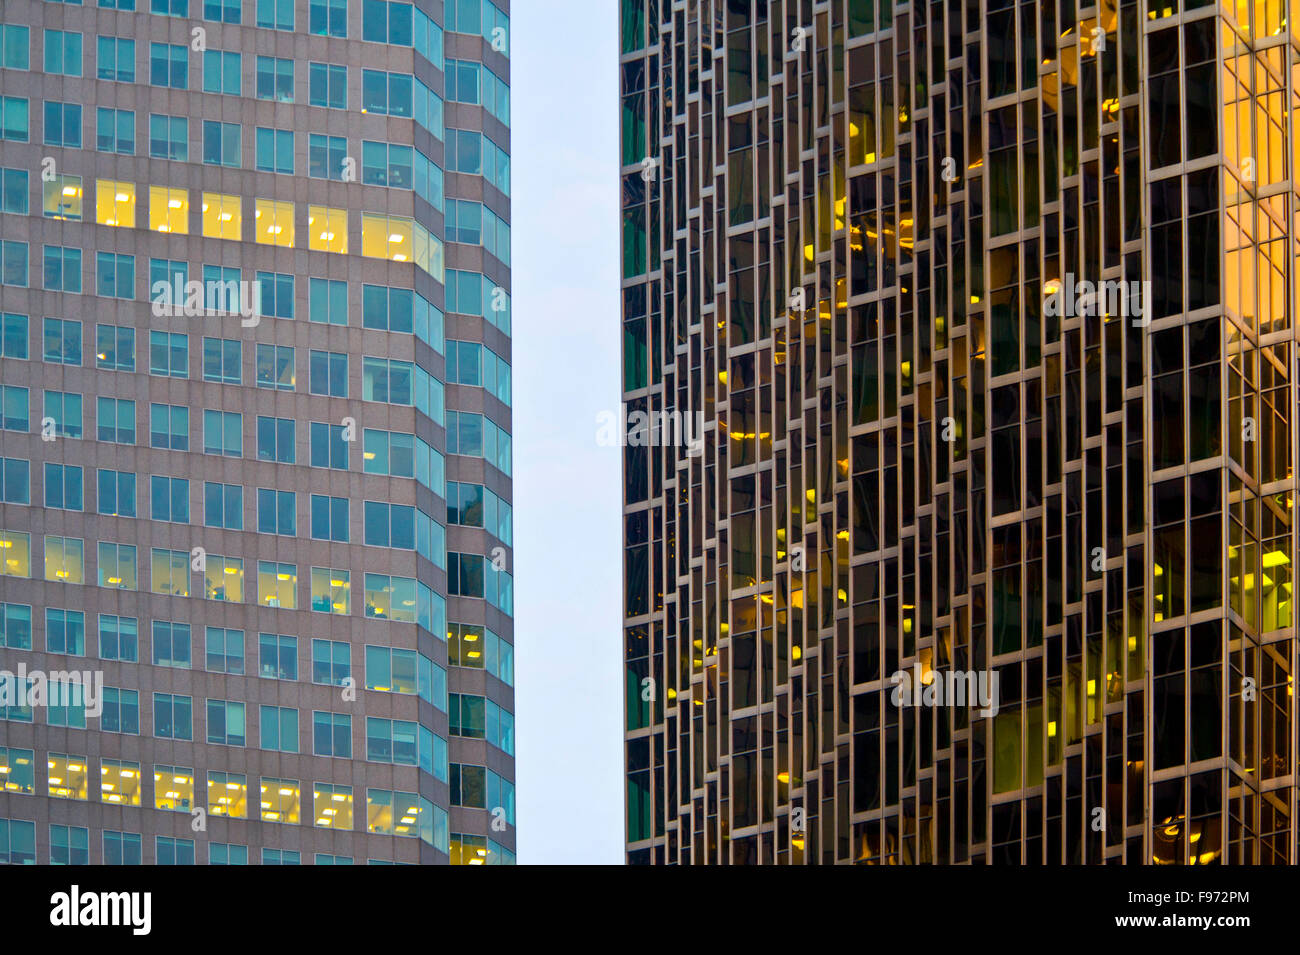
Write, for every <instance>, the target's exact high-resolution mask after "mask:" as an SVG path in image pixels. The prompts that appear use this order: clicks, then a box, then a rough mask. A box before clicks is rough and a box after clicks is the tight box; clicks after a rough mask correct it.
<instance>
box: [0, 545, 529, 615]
mask: <svg viewBox="0 0 1300 955" xmlns="http://www.w3.org/2000/svg"><path fill="white" fill-rule="evenodd" d="M0 554H3V555H4V557H3V563H2V564H0V576H8V577H26V578H29V577H31V569H32V557H31V534H29V533H19V532H14V531H0ZM465 556H470V555H465ZM136 563H137V561H136V545H135V544H115V543H109V542H106V541H100V542H99V545H98V571H99V578H98V579H99V586H101V587H108V588H112V589H114V590H136V589H138V573H137V569H136ZM150 571H151V579H152V590H151V593H155V594H166V595H168V596H173V597H188V596H190V575H191V571H197V572H200V573H202V574H203V596H204V597H205V598H206V599H208V600H221V601H226V602H229V603H243V602H244V559H243V558H242V557H226V556H222V555H219V554H208V553H205V552H203V550H202V548H198V549H196V551H195V552H194V553H191V552H190V551H179V550H165V549H163V548H159V547H155V548H153V549H152V551H151V553H150ZM507 576H508V575H507ZM44 577H45V579H46V580H50V581H56V582H59V583H65V584H84V583H85V582H86V561H85V541H84V540H83V539H81V538H78V537H58V536H54V535H49V534H47V535H45V573H44ZM488 577H489V580H494V579H495V575H492V574H489V575H488ZM478 579H479V581H480V583H481V581H482V574H481V573H480V575H479V578H478ZM351 580H352V576H351V572H350V571H347V570H341V569H338V568H327V567H313V568H311V576H310V603H309V604H307V605H306V606H304V608H303V609H306V607H307V606H309V607H310V608H311V609H312V610H313V611H316V612H318V613H332V614H340V615H349V614H351V612H352V598H351V592H352V591H351V587H352V584H351ZM503 586H504V585H503ZM298 596H299V586H298V565H297V564H293V563H286V562H278V561H269V560H259V561H258V562H257V602H258V604H259V605H260V606H264V607H280V608H284V609H287V610H297V609H299V602H298ZM479 596H482V594H479ZM364 599H365V615H366V617H368V618H371V619H376V620H394V621H397V622H399V623H418V624H419V625H421V626H423V627H424V628H425V629H426V630H429V631H430V632H432V633H438V634H440V633H442V632H443V621H444V620H445V619H446V607H445V601H444V600H443V598H442V597H441V596H440V595H438V594H435V593H434V592H433V591H432V590H430V589H429V587H428V586H427V585H426V584H424V583H423V582H421V581H418V580H416V579H414V578H411V577H395V576H390V575H386V574H369V573H368V574H366V575H365V590H364ZM435 617H437V621H438V622H437V625H436V626H435V622H434V621H435Z"/></svg>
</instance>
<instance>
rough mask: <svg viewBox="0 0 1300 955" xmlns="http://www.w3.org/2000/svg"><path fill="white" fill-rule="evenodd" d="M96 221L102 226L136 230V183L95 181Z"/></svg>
mask: <svg viewBox="0 0 1300 955" xmlns="http://www.w3.org/2000/svg"><path fill="white" fill-rule="evenodd" d="M95 221H96V222H98V223H99V224H100V225H111V226H117V227H118V228H121V229H134V228H135V183H133V182H118V181H114V180H112V179H96V180H95Z"/></svg>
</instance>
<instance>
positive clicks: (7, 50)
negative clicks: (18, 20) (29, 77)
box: [0, 23, 32, 70]
mask: <svg viewBox="0 0 1300 955" xmlns="http://www.w3.org/2000/svg"><path fill="white" fill-rule="evenodd" d="M31 45H32V41H31V30H30V29H29V28H28V27H24V26H18V25H17V24H11V23H5V24H0V69H4V70H26V69H29V68H30V67H31V52H30V51H31Z"/></svg>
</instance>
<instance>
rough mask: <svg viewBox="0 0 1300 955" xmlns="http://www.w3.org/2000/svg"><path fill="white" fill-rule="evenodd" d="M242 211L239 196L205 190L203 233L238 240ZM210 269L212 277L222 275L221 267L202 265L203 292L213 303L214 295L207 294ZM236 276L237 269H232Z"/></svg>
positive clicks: (217, 279) (242, 217) (217, 277)
mask: <svg viewBox="0 0 1300 955" xmlns="http://www.w3.org/2000/svg"><path fill="white" fill-rule="evenodd" d="M243 223H244V213H243V210H242V209H241V208H240V200H239V196H223V195H220V194H218V193H215V192H205V193H204V194H203V234H204V235H205V236H208V237H209V238H213V239H234V240H236V241H238V240H239V238H240V235H241V232H242V230H243ZM210 269H211V270H212V278H213V279H214V280H215V281H220V280H221V277H222V275H223V271H224V270H222V269H219V268H217V267H215V266H207V265H205V266H204V267H203V276H204V294H205V300H206V298H207V297H212V298H213V301H214V303H215V296H208V289H207V285H208V282H207V280H208V277H209V270H210ZM231 271H233V272H234V273H235V274H236V276H237V275H238V273H239V270H238V269H233V270H231Z"/></svg>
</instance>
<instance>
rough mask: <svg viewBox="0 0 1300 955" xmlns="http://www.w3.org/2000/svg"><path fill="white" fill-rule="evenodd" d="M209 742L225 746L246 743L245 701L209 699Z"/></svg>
mask: <svg viewBox="0 0 1300 955" xmlns="http://www.w3.org/2000/svg"><path fill="white" fill-rule="evenodd" d="M208 742H209V743H218V744H220V745H223V746H243V745H244V704H243V703H240V702H235V701H230V700H208Z"/></svg>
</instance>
